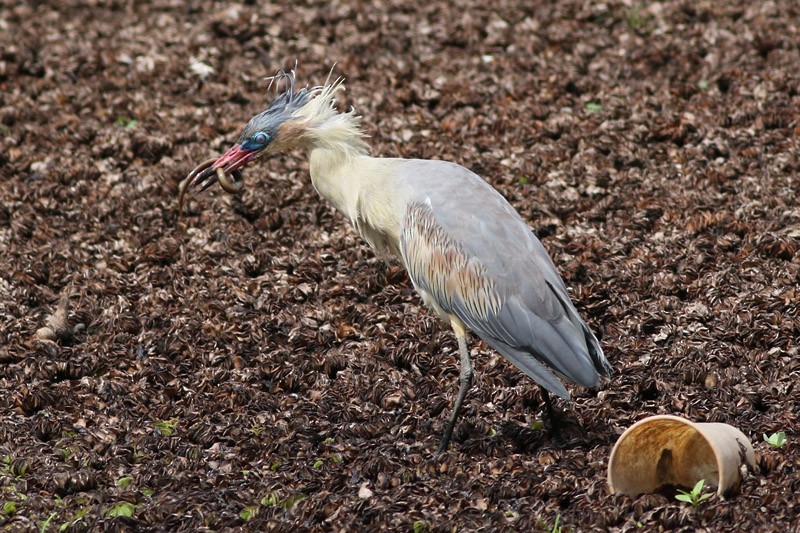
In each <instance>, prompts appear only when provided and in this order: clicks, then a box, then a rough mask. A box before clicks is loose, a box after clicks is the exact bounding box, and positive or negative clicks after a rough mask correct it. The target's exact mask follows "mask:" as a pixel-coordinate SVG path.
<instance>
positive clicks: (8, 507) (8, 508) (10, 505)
mask: <svg viewBox="0 0 800 533" xmlns="http://www.w3.org/2000/svg"><path fill="white" fill-rule="evenodd" d="M3 512H4V513H6V514H7V515H8V516H11V515H12V514H14V513H16V512H17V502H6V503H4V504H3Z"/></svg>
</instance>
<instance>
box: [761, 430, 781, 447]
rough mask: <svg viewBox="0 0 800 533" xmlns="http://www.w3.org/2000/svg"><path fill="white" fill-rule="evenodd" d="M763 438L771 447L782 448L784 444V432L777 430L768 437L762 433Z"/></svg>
mask: <svg viewBox="0 0 800 533" xmlns="http://www.w3.org/2000/svg"><path fill="white" fill-rule="evenodd" d="M764 440H765V441H766V442H767V444H769V445H770V446H771V447H773V448H782V447H783V446H784V445H786V433H784V432H783V431H779V432H777V433H773V434H772V435H770V436H769V437H767V435H766V434H764Z"/></svg>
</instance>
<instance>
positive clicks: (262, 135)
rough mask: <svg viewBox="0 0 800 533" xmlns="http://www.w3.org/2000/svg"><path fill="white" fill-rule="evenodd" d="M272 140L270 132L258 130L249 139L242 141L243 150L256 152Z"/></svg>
mask: <svg viewBox="0 0 800 533" xmlns="http://www.w3.org/2000/svg"><path fill="white" fill-rule="evenodd" d="M269 141H270V137H269V134H268V133H266V132H264V131H257V132H256V133H254V134H253V135H252V136H251V137H250V138H249V139H247V140H246V141H244V142H243V143H242V146H241V148H242V150H246V151H248V152H254V151H257V150H262V149H263V148H264V147H265V146H266V145H267V144H268V143H269Z"/></svg>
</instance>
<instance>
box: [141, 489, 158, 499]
mask: <svg viewBox="0 0 800 533" xmlns="http://www.w3.org/2000/svg"><path fill="white" fill-rule="evenodd" d="M139 492H141V493H142V494H144V495H145V497H146V498H152V497H153V493H154V492H155V491H154V490H153V489H151V488H150V487H142V488H141V489H139Z"/></svg>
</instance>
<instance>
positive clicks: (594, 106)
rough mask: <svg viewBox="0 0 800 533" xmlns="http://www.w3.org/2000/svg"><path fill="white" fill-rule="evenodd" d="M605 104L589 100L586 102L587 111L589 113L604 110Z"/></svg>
mask: <svg viewBox="0 0 800 533" xmlns="http://www.w3.org/2000/svg"><path fill="white" fill-rule="evenodd" d="M602 110H603V106H601V105H600V104H598V103H597V102H587V103H586V112H587V113H597V112H598V111H602Z"/></svg>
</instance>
